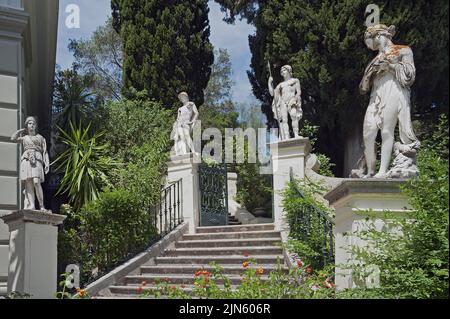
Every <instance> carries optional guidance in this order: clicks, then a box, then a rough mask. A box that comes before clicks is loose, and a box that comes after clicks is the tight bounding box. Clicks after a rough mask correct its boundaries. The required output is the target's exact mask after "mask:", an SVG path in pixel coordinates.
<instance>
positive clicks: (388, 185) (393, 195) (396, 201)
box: [324, 179, 411, 290]
mask: <svg viewBox="0 0 450 319" xmlns="http://www.w3.org/2000/svg"><path fill="white" fill-rule="evenodd" d="M405 182H406V180H384V179H349V180H344V181H343V182H342V183H341V184H339V185H338V186H337V187H335V188H334V189H332V190H331V191H330V192H328V193H327V194H326V195H325V196H324V197H325V199H326V200H328V201H329V203H330V205H331V206H333V208H334V209H335V211H336V218H335V222H336V225H335V228H334V238H335V254H336V255H335V256H336V257H335V263H336V287H337V289H338V290H343V289H346V288H355V287H361V286H366V287H373V286H377V285H378V284H379V278H378V271H379V269H380V267H382V265H372V266H373V275H371V276H370V277H369V278H353V276H352V273H351V271H350V270H349V269H345V267H340V265H341V266H342V265H351V264H352V263H354V262H355V260H354V258H353V256H352V254H351V251H350V249H351V247H355V246H357V247H366V246H367V243H366V242H365V241H364V240H362V239H361V238H359V237H358V235H357V234H358V232H361V231H364V230H367V229H369V227H370V225H375V227H376V229H378V230H385V231H389V232H398V231H399V230H398V229H391V228H389V225H388V219H386V218H387V217H388V218H395V216H399V215H402V214H405V213H409V212H411V206H410V205H409V203H408V198H407V196H406V195H404V194H403V193H401V191H400V186H401V185H402V184H404V183H405ZM387 211H389V212H390V213H392V214H393V215H392V216H386V212H387ZM365 212H366V213H365ZM367 212H370V215H371V217H373V218H374V219H372V220H368V219H367V217H368V214H367ZM373 223H374V224H373Z"/></svg>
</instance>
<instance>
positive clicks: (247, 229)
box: [97, 224, 287, 299]
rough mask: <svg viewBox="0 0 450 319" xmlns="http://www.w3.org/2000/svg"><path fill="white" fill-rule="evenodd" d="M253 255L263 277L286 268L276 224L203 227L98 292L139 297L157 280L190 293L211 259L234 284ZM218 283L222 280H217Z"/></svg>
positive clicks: (102, 295) (106, 295)
mask: <svg viewBox="0 0 450 319" xmlns="http://www.w3.org/2000/svg"><path fill="white" fill-rule="evenodd" d="M249 259H254V260H256V262H257V263H258V265H257V266H258V267H262V268H263V269H264V271H265V272H264V275H262V276H261V278H262V280H267V279H268V273H269V272H270V271H271V270H276V269H277V265H278V263H280V264H281V265H282V267H283V269H284V270H285V271H287V267H286V266H285V260H284V257H283V249H282V247H281V235H280V232H279V231H275V230H274V225H273V224H258V225H233V226H223V227H200V228H197V233H196V234H193V235H184V236H183V237H182V238H181V240H179V241H178V242H176V243H175V245H174V247H173V248H172V249H167V250H166V251H165V253H164V254H163V256H161V257H157V258H155V259H153V260H151V261H150V262H148V263H146V264H143V265H141V266H140V267H139V269H137V270H136V271H134V272H133V273H131V274H129V275H127V276H126V277H125V278H122V280H120V282H118V283H116V284H115V285H113V286H110V287H109V288H108V289H105V290H103V291H101V292H100V293H99V295H98V296H97V298H99V299H112V298H117V299H120V298H138V297H139V292H138V288H139V287H140V285H141V283H142V282H144V281H145V282H146V283H147V285H146V286H145V288H144V291H145V290H149V289H154V288H155V287H156V284H155V282H158V281H159V282H163V281H164V282H167V283H169V284H171V285H175V286H178V287H179V288H180V289H182V290H184V291H185V292H187V293H189V292H190V291H192V289H193V288H194V279H195V275H194V274H195V272H197V271H198V270H200V269H205V270H211V267H210V266H209V263H211V262H216V263H217V264H218V265H220V266H221V267H223V273H224V274H225V275H226V276H227V277H228V278H229V279H230V281H231V284H232V285H237V284H239V283H240V281H241V279H242V278H241V275H242V273H243V272H244V267H243V266H242V263H243V262H245V261H247V260H249ZM218 284H221V283H220V282H218Z"/></svg>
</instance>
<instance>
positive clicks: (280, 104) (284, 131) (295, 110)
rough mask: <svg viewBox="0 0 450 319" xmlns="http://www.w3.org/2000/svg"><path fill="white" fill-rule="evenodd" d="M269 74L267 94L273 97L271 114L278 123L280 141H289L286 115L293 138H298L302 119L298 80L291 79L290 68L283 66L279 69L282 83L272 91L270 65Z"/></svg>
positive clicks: (300, 93) (300, 92) (300, 91)
mask: <svg viewBox="0 0 450 319" xmlns="http://www.w3.org/2000/svg"><path fill="white" fill-rule="evenodd" d="M269 73H270V77H269V92H270V95H271V96H272V97H274V99H273V103H272V112H273V114H274V117H275V119H276V120H277V121H278V126H279V130H280V140H288V139H290V133H289V122H288V114H289V115H290V117H291V122H292V130H293V131H294V137H295V138H297V137H300V135H299V133H300V132H299V122H300V120H301V119H302V117H303V110H302V99H301V95H302V90H301V86H300V80H299V79H296V78H294V77H293V75H292V67H291V66H290V65H285V66H283V67H282V68H281V76H282V77H283V79H284V81H283V82H281V83H280V84H278V85H277V87H276V88H275V89H274V86H273V77H272V72H271V71H270V64H269Z"/></svg>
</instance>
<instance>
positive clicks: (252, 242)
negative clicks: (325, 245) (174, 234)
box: [175, 237, 281, 248]
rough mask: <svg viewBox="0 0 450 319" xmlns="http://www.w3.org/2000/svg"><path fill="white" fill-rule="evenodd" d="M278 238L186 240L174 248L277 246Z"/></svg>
mask: <svg viewBox="0 0 450 319" xmlns="http://www.w3.org/2000/svg"><path fill="white" fill-rule="evenodd" d="M279 245H281V240H280V238H276V237H275V238H251V239H214V240H186V241H179V242H177V243H176V244H175V247H176V248H194V247H256V246H279Z"/></svg>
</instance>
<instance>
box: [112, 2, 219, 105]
mask: <svg viewBox="0 0 450 319" xmlns="http://www.w3.org/2000/svg"><path fill="white" fill-rule="evenodd" d="M111 7H112V13H113V19H114V28H115V29H116V31H118V32H119V33H120V35H121V38H122V41H123V46H124V62H123V77H124V87H123V94H125V95H127V92H129V91H130V90H131V89H132V88H134V89H136V90H138V91H140V90H144V89H145V90H147V91H148V93H149V96H150V97H151V98H152V99H154V100H156V101H159V102H161V103H162V104H163V105H164V106H165V107H166V108H175V107H176V105H177V104H178V102H177V95H178V93H179V92H180V91H186V92H188V93H189V95H190V98H191V100H192V101H194V102H195V103H196V104H197V105H201V104H203V99H204V98H203V90H204V89H205V88H206V86H207V84H208V80H209V76H210V74H211V64H212V63H213V61H214V54H213V47H212V45H211V43H210V42H209V35H210V28H209V20H208V13H209V8H208V1H207V0H189V1H188V0H166V1H158V0H112V1H111Z"/></svg>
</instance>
